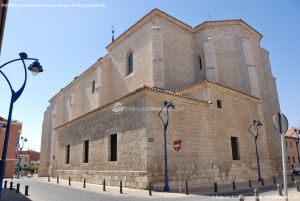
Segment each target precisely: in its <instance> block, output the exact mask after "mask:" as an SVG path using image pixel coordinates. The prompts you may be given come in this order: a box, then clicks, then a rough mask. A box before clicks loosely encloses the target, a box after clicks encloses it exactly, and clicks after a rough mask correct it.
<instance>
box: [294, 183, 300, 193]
mask: <svg viewBox="0 0 300 201" xmlns="http://www.w3.org/2000/svg"><path fill="white" fill-rule="evenodd" d="M295 187H296V190H297V192H300V186H299V184H298V182H297V181H295Z"/></svg>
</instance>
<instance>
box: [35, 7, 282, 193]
mask: <svg viewBox="0 0 300 201" xmlns="http://www.w3.org/2000/svg"><path fill="white" fill-rule="evenodd" d="M261 39H262V34H260V33H259V32H258V31H256V30H255V29H254V28H252V27H251V26H250V25H248V24H247V23H246V22H244V21H243V20H241V19H237V20H221V21H205V22H203V23H201V24H199V25H198V26H196V27H194V28H193V27H191V26H189V25H187V24H185V23H183V22H181V21H179V20H178V19H176V18H174V17H172V16H170V15H168V14H166V13H164V12H162V11H160V10H158V9H154V10H152V11H151V12H149V13H148V14H147V15H145V16H144V17H143V18H142V19H140V20H139V21H138V22H136V23H135V24H134V25H132V26H131V27H130V28H129V29H128V30H126V31H125V32H124V33H122V34H121V35H120V36H119V37H118V38H116V39H115V40H114V41H112V42H111V43H110V44H109V45H108V46H107V47H106V49H107V51H108V53H107V55H105V56H104V57H101V58H100V59H99V60H98V61H97V62H96V63H95V64H94V65H92V66H91V67H90V68H88V69H87V70H86V71H85V72H83V73H82V74H81V75H80V76H78V77H76V78H74V80H73V81H72V82H71V83H69V84H68V85H67V86H65V87H64V88H63V89H62V90H61V91H59V92H58V93H57V94H56V95H55V96H54V97H53V98H51V99H50V101H49V102H50V105H49V106H48V108H47V110H46V112H45V114H44V121H43V131H42V141H41V158H40V169H39V176H47V175H48V174H50V175H52V176H56V175H59V177H60V178H64V179H67V178H68V177H69V176H70V177H72V179H73V180H77V181H82V179H83V178H86V179H87V182H89V183H96V184H101V183H102V180H103V179H105V180H106V183H107V184H108V185H112V186H117V185H119V181H120V180H122V181H123V185H124V186H126V187H130V188H142V189H145V188H147V187H148V182H149V181H151V182H152V185H154V186H155V187H158V188H159V187H162V186H163V182H164V144H163V143H164V141H163V140H164V138H163V124H162V122H161V120H160V119H159V117H158V112H159V110H160V109H161V108H162V106H163V103H164V101H171V102H172V103H173V104H174V105H175V109H174V110H171V111H170V118H169V127H168V130H167V154H168V166H169V180H170V188H171V189H172V188H174V187H175V186H177V183H176V182H177V181H178V166H177V158H176V151H175V150H174V149H173V141H174V140H179V139H180V140H182V147H181V150H180V151H179V157H180V164H181V177H182V180H186V179H189V185H191V186H208V185H209V186H211V185H212V184H213V183H215V182H217V183H219V184H226V183H231V182H232V181H236V182H244V181H248V179H251V180H253V181H254V180H257V163H256V154H255V145H254V138H253V136H252V135H251V134H250V132H249V131H248V128H249V126H250V125H251V124H252V122H253V120H260V121H261V122H262V123H263V126H262V127H260V128H259V132H260V133H259V139H258V150H259V157H260V163H261V171H262V177H263V178H264V179H265V180H266V179H268V178H271V177H272V176H275V175H278V174H279V171H280V161H281V158H280V139H279V136H278V135H277V134H275V132H276V131H275V130H274V129H273V126H272V123H271V122H272V115H273V114H274V113H275V112H278V111H279V110H280V108H279V101H278V95H277V89H276V83H275V78H274V77H273V76H272V72H271V66H270V61H269V53H268V51H267V50H265V49H263V48H262V47H260V40H261ZM164 112H165V111H163V113H164Z"/></svg>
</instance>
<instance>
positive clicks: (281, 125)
mask: <svg viewBox="0 0 300 201" xmlns="http://www.w3.org/2000/svg"><path fill="white" fill-rule="evenodd" d="M273 125H274V127H275V129H276V130H277V131H278V132H279V133H280V134H281V153H282V175H283V185H284V197H285V201H288V187H287V175H286V153H285V152H286V150H285V137H284V134H285V133H286V131H287V130H288V127H289V124H288V120H287V118H286V116H285V115H284V114H283V113H279V112H278V113H275V114H274V116H273Z"/></svg>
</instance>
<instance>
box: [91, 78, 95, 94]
mask: <svg viewBox="0 0 300 201" xmlns="http://www.w3.org/2000/svg"><path fill="white" fill-rule="evenodd" d="M95 86H96V81H95V80H93V82H92V93H94V92H95Z"/></svg>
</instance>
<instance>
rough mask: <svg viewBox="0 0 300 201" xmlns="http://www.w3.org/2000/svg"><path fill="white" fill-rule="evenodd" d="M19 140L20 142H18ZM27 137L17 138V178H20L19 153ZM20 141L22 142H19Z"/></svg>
mask: <svg viewBox="0 0 300 201" xmlns="http://www.w3.org/2000/svg"><path fill="white" fill-rule="evenodd" d="M20 141H21V142H20ZM27 141H28V140H27V138H24V137H20V138H19V139H18V145H17V146H18V147H17V148H18V152H19V155H18V170H17V171H18V175H17V178H18V179H19V178H20V164H21V153H22V150H23V147H24V144H25V143H26V142H27ZM21 143H22V144H21Z"/></svg>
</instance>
